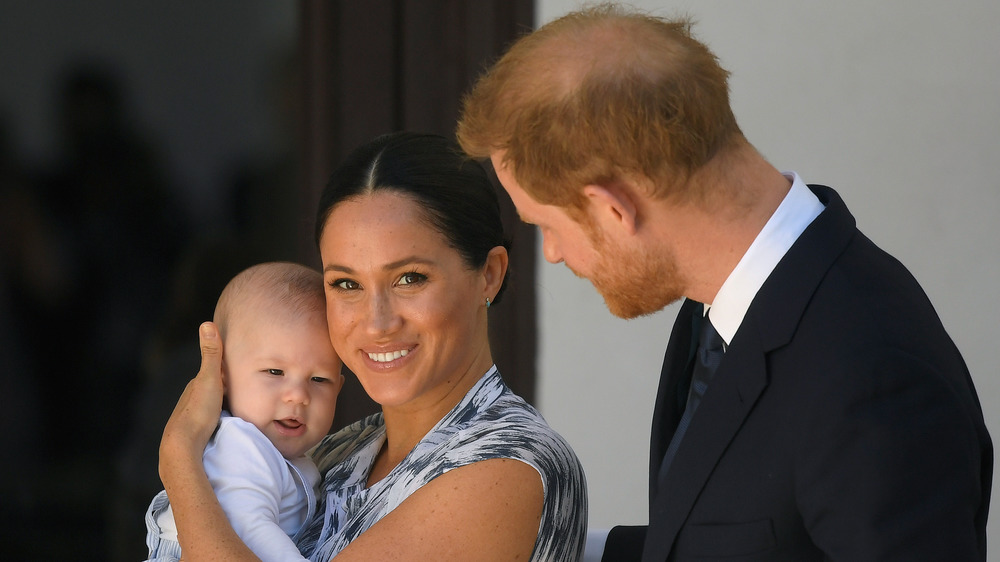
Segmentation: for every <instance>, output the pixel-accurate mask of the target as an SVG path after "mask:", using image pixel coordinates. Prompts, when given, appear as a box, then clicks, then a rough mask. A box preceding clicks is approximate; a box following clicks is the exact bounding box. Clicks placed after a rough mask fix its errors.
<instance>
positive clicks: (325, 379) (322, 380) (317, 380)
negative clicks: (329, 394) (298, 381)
mask: <svg viewBox="0 0 1000 562" xmlns="http://www.w3.org/2000/svg"><path fill="white" fill-rule="evenodd" d="M312 381H313V382H321V383H322V382H330V379H328V378H326V377H313V378H312Z"/></svg>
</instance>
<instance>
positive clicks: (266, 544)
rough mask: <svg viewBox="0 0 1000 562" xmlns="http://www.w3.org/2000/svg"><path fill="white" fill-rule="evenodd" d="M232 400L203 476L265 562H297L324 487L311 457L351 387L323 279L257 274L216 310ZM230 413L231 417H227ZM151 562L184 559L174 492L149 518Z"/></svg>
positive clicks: (277, 266)
mask: <svg viewBox="0 0 1000 562" xmlns="http://www.w3.org/2000/svg"><path fill="white" fill-rule="evenodd" d="M214 321H215V323H216V324H217V325H218V328H219V333H220V335H221V337H222V339H223V381H224V383H225V392H226V398H225V401H224V404H223V408H224V411H223V412H222V418H221V419H220V421H219V426H218V428H217V429H216V431H215V434H214V435H213V436H212V440H211V441H210V442H209V444H208V446H207V447H206V448H205V455H204V457H203V460H204V464H205V472H207V473H208V478H209V480H210V481H211V482H212V487H213V488H214V489H215V494H216V496H218V498H219V503H220V504H222V508H223V510H225V512H226V515H227V516H228V517H229V520H230V521H231V522H232V525H233V528H234V529H235V530H236V532H237V533H238V534H239V535H240V538H242V539H243V541H244V542H245V543H246V544H247V546H249V547H250V549H251V550H253V552H254V553H255V554H256V555H257V556H258V557H259V558H260V559H261V560H264V561H267V560H285V559H289V558H298V557H300V554H299V552H298V550H297V549H296V548H295V543H294V539H295V537H296V535H297V534H298V532H299V531H300V529H301V528H302V527H303V525H304V523H305V522H307V521H309V520H310V519H311V518H312V516H313V513H314V511H315V508H316V487H317V486H318V484H319V481H320V475H319V471H317V470H316V466H315V465H314V464H313V462H312V461H311V460H310V459H309V457H307V456H305V453H306V451H308V450H309V449H311V448H312V447H313V446H314V445H316V444H317V443H319V441H320V440H321V439H323V437H324V436H326V434H327V432H329V431H330V427H331V425H332V424H333V415H334V412H335V410H336V400H337V394H338V393H339V392H340V389H341V387H342V386H343V383H344V377H343V375H341V374H340V368H341V362H340V359H339V358H338V357H337V354H336V353H335V352H334V350H333V346H332V345H331V344H330V336H329V332H328V330H327V323H326V304H325V300H324V294H323V278H322V276H321V275H320V273H319V272H318V271H314V270H312V269H309V268H308V267H305V266H302V265H298V264H293V263H284V262H275V263H264V264H260V265H255V266H253V267H251V268H249V269H247V270H245V271H243V272H242V273H240V274H239V275H237V276H236V277H234V278H233V279H232V281H230V282H229V284H228V285H226V288H225V289H224V290H223V291H222V295H220V297H219V302H218V304H217V305H216V308H215V318H214ZM227 410H228V411H227ZM146 528H147V533H146V544H147V546H148V547H149V559H150V560H156V561H166V560H170V561H176V560H179V559H180V557H181V549H180V545H179V544H178V542H177V529H176V526H175V525H174V519H173V514H172V512H171V510H170V504H169V500H168V498H167V496H166V492H162V491H161V492H160V493H159V494H157V496H156V497H155V498H153V502H152V503H151V504H150V506H149V509H148V510H147V512H146Z"/></svg>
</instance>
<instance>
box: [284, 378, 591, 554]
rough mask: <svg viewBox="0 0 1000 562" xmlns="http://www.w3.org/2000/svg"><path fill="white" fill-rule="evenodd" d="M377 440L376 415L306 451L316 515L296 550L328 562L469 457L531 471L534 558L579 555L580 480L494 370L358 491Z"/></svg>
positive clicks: (567, 453)
mask: <svg viewBox="0 0 1000 562" xmlns="http://www.w3.org/2000/svg"><path fill="white" fill-rule="evenodd" d="M384 442H385V425H384V422H383V419H382V414H381V413H378V414H373V415H371V416H369V417H367V418H365V419H363V420H361V421H359V422H357V423H354V424H352V425H350V426H348V427H345V428H344V429H342V430H340V431H338V432H337V433H334V434H332V435H330V436H328V437H327V438H326V439H325V440H324V441H323V442H321V443H320V444H319V445H317V446H316V448H315V449H313V451H312V452H311V456H312V457H313V460H315V461H316V464H317V466H318V467H319V470H320V472H321V473H324V472H325V474H326V477H325V479H324V482H323V484H322V485H321V486H320V491H319V494H318V495H319V501H320V505H319V506H318V507H317V513H316V515H315V516H314V517H313V520H312V522H311V523H309V526H308V527H307V528H306V529H305V530H304V531H303V532H302V533H301V534H300V535H299V540H298V547H299V550H300V551H301V552H302V554H303V555H304V556H306V557H308V558H309V559H310V560H313V561H322V562H328V561H329V560H330V559H331V558H332V557H333V556H335V555H336V554H337V553H338V552H340V551H341V550H343V549H344V547H346V546H347V545H348V544H349V543H350V542H351V541H352V540H354V539H355V538H357V537H358V536H359V535H360V534H361V533H363V532H364V531H365V530H367V529H368V528H369V527H371V526H372V525H374V524H375V523H377V522H378V521H379V520H380V519H381V518H382V517H384V516H385V515H386V514H388V513H389V512H390V511H392V510H393V509H395V508H396V507H397V506H398V505H399V504H400V503H402V502H403V500H405V499H406V498H407V497H409V495H410V494H412V493H413V492H415V491H416V490H418V489H419V488H420V487H422V486H423V485H424V484H426V483H428V482H430V481H431V480H433V479H434V478H436V477H438V476H440V475H442V474H444V473H445V472H448V471H449V470H452V469H454V468H459V467H462V466H465V465H468V464H472V463H474V462H477V461H481V460H487V459H499V458H506V459H516V460H520V461H522V462H525V463H527V464H528V465H530V466H532V467H534V468H535V470H537V471H538V473H539V475H540V476H541V479H542V484H543V488H544V493H545V499H544V504H543V508H542V518H541V523H540V524H539V528H538V536H537V538H536V540H535V548H534V551H533V554H532V557H531V560H533V561H543V560H544V561H560V562H561V561H575V560H579V559H580V556H581V555H582V553H583V545H584V540H585V538H586V527H587V486H586V480H585V478H584V473H583V467H582V466H581V465H580V461H579V459H577V457H576V454H575V453H574V452H573V449H572V448H570V446H569V444H568V443H567V442H566V441H565V440H564V439H563V438H562V437H561V436H560V435H559V434H558V433H556V432H555V431H554V430H553V429H552V428H551V427H549V426H548V424H547V423H546V422H545V420H544V419H543V418H542V416H541V414H539V413H538V411H537V410H535V409H534V408H533V407H531V406H530V405H529V404H527V403H526V402H525V401H524V400H522V399H521V398H520V397H519V396H517V395H515V394H514V393H513V392H511V390H510V389H509V388H508V387H507V385H506V384H505V383H504V382H503V380H502V379H501V378H500V374H499V372H497V368H496V366H493V367H492V368H491V369H490V370H489V371H488V372H487V373H486V374H485V375H483V377H482V378H481V379H480V380H479V382H477V383H476V385H475V386H474V387H473V388H472V389H470V390H469V392H468V393H467V394H466V395H465V397H464V398H463V399H462V400H461V402H459V404H458V405H456V406H455V407H454V408H453V409H452V410H451V412H449V413H448V414H447V415H445V417H444V418H442V419H441V421H439V422H438V423H437V425H435V426H434V428H432V429H431V431H430V432H428V434H427V435H426V436H424V438H423V439H422V440H421V441H420V442H419V443H418V444H417V445H416V447H414V448H413V450H412V451H410V453H409V454H408V455H407V456H406V458H405V459H403V462H401V463H400V464H399V466H397V467H396V468H394V469H393V470H392V472H390V473H389V474H388V475H387V476H386V477H385V478H383V479H382V480H380V481H379V482H377V483H375V484H374V485H373V486H371V487H370V488H366V483H367V480H368V473H369V471H370V470H371V467H372V464H373V463H374V461H375V456H376V455H377V454H378V452H379V450H380V449H381V448H382V444H383V443H384Z"/></svg>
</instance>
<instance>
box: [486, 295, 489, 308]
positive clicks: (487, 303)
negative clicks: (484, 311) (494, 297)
mask: <svg viewBox="0 0 1000 562" xmlns="http://www.w3.org/2000/svg"><path fill="white" fill-rule="evenodd" d="M489 307H490V297H486V308H489Z"/></svg>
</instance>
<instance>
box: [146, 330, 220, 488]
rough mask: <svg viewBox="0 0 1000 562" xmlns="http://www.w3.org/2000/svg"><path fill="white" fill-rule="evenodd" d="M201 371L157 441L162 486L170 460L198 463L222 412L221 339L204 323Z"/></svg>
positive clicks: (169, 466) (168, 469) (170, 463)
mask: <svg viewBox="0 0 1000 562" xmlns="http://www.w3.org/2000/svg"><path fill="white" fill-rule="evenodd" d="M198 335H199V340H200V343H201V369H200V370H199V371H198V375H197V376H195V378H194V379H192V380H191V382H189V383H188V384H187V387H186V388H185V389H184V393H183V394H181V397H180V399H179V400H178V401H177V405H176V406H175V407H174V411H173V413H172V414H170V419H169V420H167V425H166V427H164V428H163V437H162V438H161V439H160V464H159V468H160V478H161V479H162V480H163V481H164V484H166V483H167V481H168V480H170V478H171V477H172V476H173V474H172V472H171V465H172V464H173V463H172V461H174V460H180V459H186V460H196V461H197V462H198V463H199V464H200V463H201V455H202V453H203V452H204V450H205V445H207V444H208V440H209V438H211V437H212V432H213V431H215V426H216V425H217V424H218V423H219V414H220V413H221V411H222V392H223V385H222V340H221V339H220V338H219V331H218V328H216V326H215V324H213V323H211V322H205V323H204V324H202V325H201V328H200V330H199V334H198Z"/></svg>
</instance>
